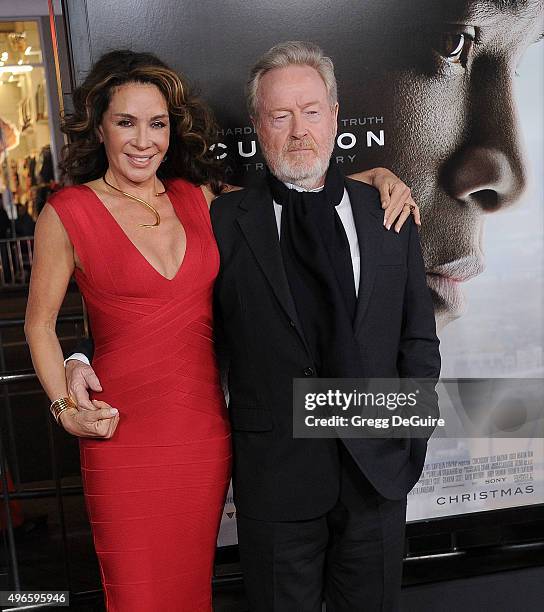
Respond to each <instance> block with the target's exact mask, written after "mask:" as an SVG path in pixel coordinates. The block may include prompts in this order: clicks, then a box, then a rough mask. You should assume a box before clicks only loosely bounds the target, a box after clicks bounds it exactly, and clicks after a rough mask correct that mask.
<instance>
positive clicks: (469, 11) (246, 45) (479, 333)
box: [87, 0, 544, 544]
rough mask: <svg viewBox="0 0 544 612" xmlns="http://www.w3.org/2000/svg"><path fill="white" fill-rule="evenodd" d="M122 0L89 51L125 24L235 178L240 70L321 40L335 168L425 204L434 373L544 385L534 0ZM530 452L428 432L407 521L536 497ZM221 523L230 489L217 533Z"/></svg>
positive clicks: (240, 139)
mask: <svg viewBox="0 0 544 612" xmlns="http://www.w3.org/2000/svg"><path fill="white" fill-rule="evenodd" d="M120 5H125V8H126V9H127V14H130V11H131V10H135V9H136V7H137V5H138V3H135V2H130V1H128V0H124V1H123V2H121V3H120V4H119V3H116V4H115V5H111V6H108V5H102V4H101V6H100V8H97V7H94V6H93V3H89V5H88V7H87V10H88V17H89V30H90V36H91V40H93V55H94V56H96V57H98V56H99V55H100V53H102V52H105V51H107V50H110V49H112V48H116V47H117V46H118V40H119V29H121V30H122V31H123V32H124V34H123V36H124V45H125V46H126V47H128V48H132V49H135V50H141V51H149V50H151V51H154V52H156V53H157V54H158V55H160V56H161V57H162V59H164V60H165V61H167V62H168V63H170V64H171V65H172V66H173V67H174V68H176V69H178V70H181V71H183V72H184V73H186V74H187V75H188V76H189V77H190V78H191V80H192V81H193V82H195V83H196V84H197V85H198V86H199V88H200V90H201V92H202V95H203V96H204V97H205V98H206V99H207V100H208V101H209V102H210V104H211V105H212V107H213V108H214V110H215V112H216V114H217V117H218V119H219V121H220V124H221V132H220V134H219V136H218V142H217V145H216V152H217V155H218V156H220V157H221V158H222V159H224V161H225V163H226V165H227V167H228V169H229V177H230V179H231V181H232V182H234V183H240V184H246V185H247V184H250V183H251V182H253V181H254V180H255V179H256V178H258V177H259V176H262V174H263V172H264V165H263V160H262V157H261V156H260V153H259V148H258V144H257V142H256V137H255V134H254V131H253V128H252V126H251V122H250V120H249V117H248V115H247V112H246V110H245V102H244V83H245V80H246V78H247V74H248V71H249V68H250V66H251V65H252V63H253V62H254V61H255V60H256V58H257V57H258V56H259V55H260V54H262V53H263V52H264V51H266V50H267V49H268V48H269V47H271V46H272V45H273V44H275V43H277V42H279V41H282V40H311V41H314V42H316V43H318V44H320V45H321V46H322V47H323V49H324V50H325V52H326V53H327V54H328V55H330V56H331V57H332V59H333V61H334V63H335V67H336V75H337V79H338V86H339V101H340V112H339V125H338V138H337V146H336V148H335V151H334V154H333V155H334V161H335V162H336V163H338V164H339V165H340V166H341V168H342V169H343V171H344V172H345V173H346V174H349V173H351V172H354V171H358V170H363V169H368V168H371V167H376V166H385V167H387V168H390V169H391V170H393V171H394V172H395V173H396V174H397V175H398V176H400V177H401V178H402V179H403V180H404V181H405V182H406V183H408V184H409V185H410V187H411V188H412V192H413V197H414V198H415V200H416V202H417V203H418V204H419V206H420V208H421V213H422V220H423V226H422V229H421V233H420V237H421V242H422V248H423V254H424V259H425V264H426V270H427V274H428V284H429V287H430V289H431V292H432V295H433V300H434V304H435V311H436V319H437V324H438V328H439V335H440V339H441V350H442V357H443V369H442V376H443V377H447V378H461V377H464V378H542V375H543V355H542V351H543V321H544V316H543V315H544V302H543V295H544V294H543V278H544V277H543V262H544V258H543V248H544V235H543V234H544V232H543V212H542V209H543V203H544V197H543V196H544V194H543V191H544V179H543V174H542V168H543V167H544V155H543V150H544V139H543V133H544V129H543V122H542V108H543V102H544V94H543V87H544V86H543V74H544V44H543V42H538V41H539V40H540V39H541V37H542V32H543V30H544V23H543V11H544V9H543V7H542V4H541V3H540V2H537V1H536V0H527V2H518V1H515V0H489V1H484V2H481V1H476V0H442V1H440V2H437V1H436V0H411V1H410V2H406V1H405V0H357V1H356V0H338V1H337V2H334V3H330V2H325V1H324V0H297V2H295V3H292V2H287V1H286V0H274V1H272V0H258V1H255V2H252V3H247V2H243V1H242V0H233V1H231V2H228V3H220V4H218V3H216V2H211V1H207V0H204V1H202V2H199V3H196V4H195V3H191V2H174V1H173V0H172V1H170V0H168V1H167V2H164V3H162V5H161V6H162V8H161V10H162V15H159V16H158V17H157V16H156V15H151V13H149V14H148V15H147V17H146V19H147V22H146V23H147V25H146V26H145V27H144V23H143V21H142V20H140V21H139V22H138V23H136V24H135V25H133V24H130V23H128V22H124V21H123V22H121V21H120V17H119V15H120V14H122V12H123V11H122V8H123V7H122V6H120ZM159 18H160V32H161V34H160V37H157V36H155V37H152V38H151V39H150V37H149V36H148V35H146V32H147V31H148V28H149V27H155V26H153V19H159ZM156 27H159V24H156ZM203 37H205V38H206V40H207V42H206V44H203V42H202V41H203ZM150 40H153V41H154V44H156V45H158V46H157V47H151V48H150V42H149V41H150ZM543 460H544V448H543V441H542V439H540V438H536V437H535V438H524V439H519V438H518V439H515V438H512V439H504V438H502V439H474V438H473V439H455V440H454V439H440V440H431V442H430V444H429V452H428V457H427V465H426V468H425V471H424V473H423V475H422V478H421V480H420V482H419V483H418V484H417V485H416V487H415V489H414V491H413V492H412V494H411V495H410V497H409V505H408V519H409V520H412V521H414V520H421V519H426V518H432V517H442V516H451V515H455V514H462V513H467V512H476V511H483V510H491V509H495V508H504V507H515V506H523V505H530V504H536V503H542V502H544V465H543V462H544V461H543ZM234 518H235V514H234V507H233V504H232V497H231V496H230V493H229V499H228V500H227V505H226V509H225V515H224V522H223V528H222V534H221V536H220V543H223V544H228V543H231V541H232V538H234V535H233V534H234V528H233V523H234Z"/></svg>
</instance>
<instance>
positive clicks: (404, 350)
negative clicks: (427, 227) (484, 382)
mask: <svg viewBox="0 0 544 612" xmlns="http://www.w3.org/2000/svg"><path fill="white" fill-rule="evenodd" d="M409 223H410V236H409V242H408V262H407V266H408V277H407V281H406V288H405V293H404V312H403V325H402V333H401V339H400V344H399V354H398V361H397V367H398V371H399V374H400V376H401V377H402V378H429V379H433V380H436V381H438V378H439V376H440V351H439V348H438V347H439V344H440V342H439V340H438V337H437V335H436V323H435V318H434V308H433V302H432V298H431V294H430V291H429V288H428V287H427V281H426V278H425V266H424V264H423V256H422V254H421V245H420V243H419V234H418V231H417V228H416V225H415V224H414V222H413V220H410V222H409Z"/></svg>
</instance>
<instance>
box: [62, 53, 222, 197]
mask: <svg viewBox="0 0 544 612" xmlns="http://www.w3.org/2000/svg"><path fill="white" fill-rule="evenodd" d="M126 83H151V84H153V85H156V86H157V87H158V89H159V90H160V91H161V93H162V94H163V96H164V97H165V99H166V102H167V105H168V114H169V116H170V144H169V146H168V154H167V156H166V157H165V159H164V161H163V163H162V164H161V165H160V168H159V170H158V172H157V175H158V176H159V178H162V179H168V178H174V177H181V178H185V179H187V180H188V181H190V182H191V183H194V184H195V185H203V184H208V185H209V186H210V188H211V189H212V191H213V192H214V193H216V194H218V193H220V192H221V188H222V183H223V178H224V170H223V167H222V164H221V162H220V161H219V160H218V159H217V158H216V156H215V155H214V153H213V151H211V150H210V147H211V146H212V145H213V144H214V143H215V140H216V138H217V124H216V122H215V118H214V116H213V114H212V111H211V110H210V109H209V107H208V106H207V105H206V104H205V103H204V102H203V101H202V100H201V99H199V98H198V97H197V96H196V95H195V94H194V93H193V92H192V91H191V89H190V87H189V84H188V83H187V81H186V79H185V78H184V77H182V76H180V75H178V74H177V73H176V72H174V71H173V70H171V69H170V68H168V66H166V64H164V63H163V62H161V60H159V59H158V58H157V57H155V56H154V55H152V54H151V53H135V52H133V51H125V50H119V51H111V52H110V53H107V54H106V55H103V56H102V57H101V58H100V59H99V60H98V61H97V62H96V63H95V64H94V66H93V67H92V69H91V71H90V73H89V75H88V76H87V78H86V79H85V81H84V82H83V83H82V84H81V85H80V86H79V87H78V88H77V89H76V90H75V91H74V94H73V105H74V112H73V113H70V114H67V115H65V117H64V120H63V126H62V130H63V132H64V133H65V134H67V135H68V140H69V142H68V144H67V145H65V147H64V149H63V159H62V161H61V163H60V168H61V171H62V174H63V178H64V179H66V178H68V179H69V181H70V182H72V183H74V184H81V183H86V182H88V181H92V180H94V179H97V178H100V177H102V176H104V173H105V172H106V170H107V168H108V160H107V158H106V152H105V150H104V145H103V144H102V143H101V142H100V140H99V138H98V126H99V125H100V123H101V121H102V116H103V115H104V113H105V112H106V110H107V109H108V106H109V104H110V101H111V98H112V95H113V92H114V90H115V88H116V87H119V86H120V85H124V84H126Z"/></svg>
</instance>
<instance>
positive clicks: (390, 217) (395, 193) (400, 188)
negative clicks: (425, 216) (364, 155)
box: [350, 168, 421, 232]
mask: <svg viewBox="0 0 544 612" xmlns="http://www.w3.org/2000/svg"><path fill="white" fill-rule="evenodd" d="M350 178H352V179H355V180H357V181H361V182H363V183H366V184H367V185H372V187H375V188H376V189H377V190H378V191H379V192H380V199H381V202H382V208H383V209H384V210H385V212H384V217H383V224H384V225H385V227H386V228H387V229H390V228H391V226H392V225H393V223H395V221H396V223H395V231H396V232H399V231H400V228H401V227H402V226H403V225H404V222H405V221H406V219H408V217H409V216H410V213H411V214H413V215H414V221H415V223H416V225H421V217H420V214H419V206H418V205H417V204H416V203H415V202H414V200H413V198H412V192H411V190H410V187H408V185H406V183H403V182H402V181H401V180H400V179H399V177H398V176H397V175H396V174H393V173H392V172H391V170H388V169H387V168H372V170H365V171H364V172H357V174H352V175H350Z"/></svg>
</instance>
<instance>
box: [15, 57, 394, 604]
mask: <svg viewBox="0 0 544 612" xmlns="http://www.w3.org/2000/svg"><path fill="white" fill-rule="evenodd" d="M74 108H75V110H74V114H73V115H71V116H69V117H68V119H67V120H66V123H65V130H66V132H67V133H68V134H69V136H70V140H71V143H70V144H69V145H68V147H67V150H66V155H65V158H64V161H63V164H62V166H63V169H64V171H65V174H66V175H67V177H68V178H69V179H70V181H71V182H72V183H73V186H72V187H67V188H65V189H63V190H62V191H60V192H58V193H57V194H56V195H54V196H53V197H52V198H51V199H50V200H49V203H48V204H47V205H46V206H45V208H44V210H43V212H42V213H41V215H40V217H39V220H38V223H37V227H36V237H35V241H36V244H35V258H34V264H33V270H32V279H31V286H30V295H29V301H28V308H27V318H26V326H25V330H26V333H27V339H28V343H29V345H30V348H31V352H32V359H33V362H34V366H35V369H36V372H37V374H38V377H39V379H40V381H41V383H42V385H43V387H44V389H45V391H46V392H47V394H48V396H49V397H50V399H51V400H52V401H53V404H52V406H51V408H52V412H53V415H54V416H55V418H56V419H57V422H58V423H59V424H60V425H62V426H63V427H64V429H66V431H68V432H69V433H71V434H73V435H76V436H78V437H79V442H80V457H81V470H82V477H83V486H84V491H85V500H86V505H87V510H88V514H89V519H90V522H91V526H92V532H93V538H94V543H95V547H96V552H97V555H98V559H99V563H100V570H101V575H102V583H103V587H104V593H105V598H106V605H107V609H108V610H109V611H110V612H114V611H115V612H139V611H141V612H150V611H151V610H162V611H165V612H167V611H172V612H173V611H176V612H180V611H190V612H209V611H210V610H211V576H212V568H213V559H214V553H215V545H216V538H217V531H218V526H219V521H220V517H221V512H222V508H223V503H224V497H225V493H226V489H227V486H228V482H229V477H230V465H231V448H230V432H229V427H228V421H227V413H226V408H225V404H224V398H223V393H222V390H221V386H220V382H219V375H218V370H217V365H216V360H215V355H214V347H213V339H212V290H213V282H214V279H215V277H216V275H217V272H218V268H219V255H218V251H217V247H216V244H215V241H214V238H213V234H212V228H211V223H210V217H209V212H208V206H209V204H210V202H211V200H212V199H213V197H214V194H218V193H219V192H220V191H221V189H222V182H221V178H222V174H221V167H220V166H219V165H218V161H217V159H216V158H215V157H214V155H213V153H212V152H211V151H210V146H211V145H212V144H213V142H214V138H215V136H216V134H217V128H216V126H215V123H214V121H213V118H212V116H211V114H210V113H209V111H208V110H207V108H206V107H205V106H204V105H203V104H202V103H201V102H200V101H199V100H197V99H196V98H194V97H193V95H192V94H191V92H190V90H189V89H188V87H187V84H186V83H185V81H184V80H183V79H182V78H180V76H179V75H177V74H176V73H175V72H173V71H172V70H170V69H169V68H167V67H166V66H165V65H164V64H163V63H162V62H160V61H159V60H158V59H157V58H155V57H154V56H152V55H149V54H145V53H132V52H128V51H115V52H112V53H109V54H107V55H106V56H104V57H103V58H102V59H101V60H99V61H98V62H97V63H96V64H95V66H94V67H93V69H92V71H91V72H90V74H89V76H88V77H87V79H86V80H85V82H84V83H83V85H82V86H81V87H80V88H78V89H77V90H76V91H75V93H74ZM370 172H372V171H370ZM391 176H393V175H390V174H389V175H386V176H385V177H383V176H382V177H372V176H370V177H369V176H368V175H363V177H362V178H363V179H365V180H368V179H369V178H371V179H372V178H376V179H377V182H382V184H385V186H386V189H387V188H388V185H389V184H390V182H389V183H388V181H389V179H390V177H391ZM380 178H381V179H382V180H381V181H380ZM394 178H395V177H394ZM399 183H400V182H399ZM397 184H398V183H397ZM401 185H402V183H401ZM377 186H380V185H377ZM394 208H395V207H394V206H392V207H391V210H392V209H394ZM401 208H402V204H401V206H400V208H399V209H398V211H400V209H401ZM397 214H398V212H397ZM394 216H396V215H394ZM404 216H405V215H404ZM401 222H402V219H401ZM72 274H74V275H75V278H76V280H77V283H78V286H79V288H80V290H81V293H82V294H83V296H84V298H85V302H86V304H87V308H88V312H89V318H90V323H91V329H92V333H93V337H94V343H95V354H94V358H93V364H92V365H93V369H94V371H95V373H96V375H97V379H94V383H93V384H92V386H93V387H94V388H95V389H96V390H95V392H94V393H93V399H92V402H90V401H89V402H85V401H78V404H77V405H76V404H75V402H74V401H73V399H72V398H71V397H70V396H69V394H68V390H67V386H66V381H65V373H64V368H63V356H62V352H61V348H60V345H59V342H58V339H57V336H56V334H55V321H56V317H57V314H58V311H59V308H60V306H61V304H62V301H63V298H64V295H65V292H66V288H67V285H68V282H69V280H70V277H71V276H72ZM98 381H100V382H98Z"/></svg>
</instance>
